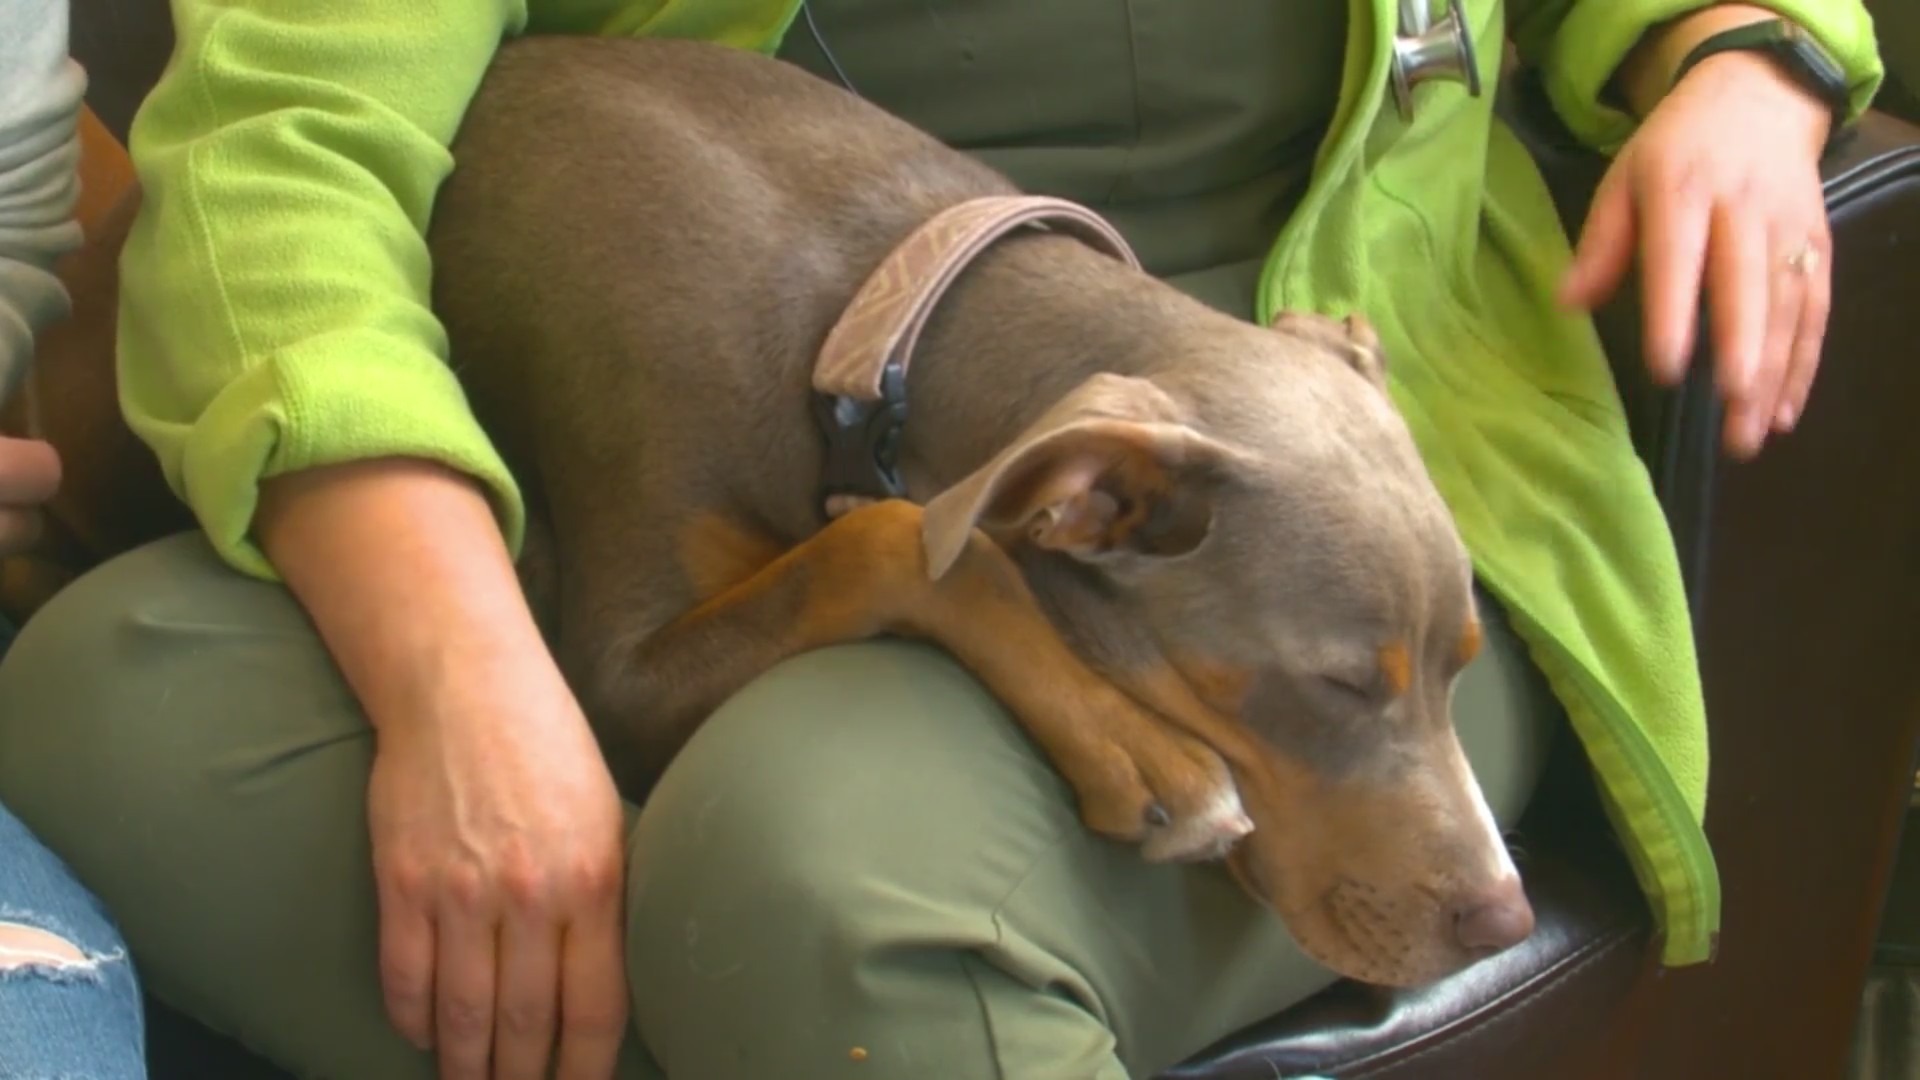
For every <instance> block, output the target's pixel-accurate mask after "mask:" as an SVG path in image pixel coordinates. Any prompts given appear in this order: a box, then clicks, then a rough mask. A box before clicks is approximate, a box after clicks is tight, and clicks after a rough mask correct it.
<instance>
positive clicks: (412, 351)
mask: <svg viewBox="0 0 1920 1080" xmlns="http://www.w3.org/2000/svg"><path fill="white" fill-rule="evenodd" d="M382 457H410V458H419V459H425V460H428V461H434V462H438V463H439V464H442V465H445V466H447V467H449V468H451V469H454V470H457V471H459V472H462V473H465V474H466V475H468V476H471V477H473V478H474V479H475V480H476V481H478V482H479V483H480V484H482V485H483V486H484V487H485V488H486V490H487V491H488V493H489V495H490V497H491V500H492V504H493V507H494V513H495V516H496V517H497V518H498V519H499V522H500V527H501V531H502V533H503V534H504V536H505V537H506V541H507V545H508V547H509V549H510V550H511V551H513V552H514V553H515V554H516V555H517V554H518V553H519V551H520V545H521V542H522V540H523V539H524V536H525V529H526V509H525V504H524V503H523V501H522V498H521V493H520V490H519V487H518V485H516V484H515V482H514V480H513V476H512V474H511V473H509V472H508V470H507V467H506V463H505V462H504V461H503V460H502V459H501V457H500V455H499V453H498V451H496V450H495V449H494V447H493V444H492V442H491V441H490V440H489V439H488V438H487V435H486V433H485V432H484V431H482V430H481V428H480V424H479V422H478V421H477V420H476V419H475V418H474V416H473V412H472V410H471V409H470V408H469V407H468V405H467V400H466V396H465V394H464V392H463V391H462V390H461V388H460V385H459V382H458V381H457V380H456V378H455V377H454V375H453V372H452V371H451V370H450V369H449V368H448V367H447V365H446V363H445V362H444V361H442V360H441V359H440V358H439V357H438V356H437V355H435V354H434V353H433V352H432V351H430V350H428V349H425V348H423V347H422V346H421V345H420V344H418V343H417V342H415V341H413V340H411V339H407V338H400V337H393V336H389V335H385V334H382V333H380V332H378V331H373V330H364V331H348V332H343V333H339V334H332V335H325V336H321V337H317V338H311V339H308V340H305V341H302V342H300V343H298V344H296V345H294V346H291V347H289V348H287V349H284V350H282V351H281V352H279V353H277V354H275V355H274V356H272V357H270V358H268V359H266V360H265V361H263V362H261V363H258V364H255V365H252V366H251V367H249V368H248V370H247V371H246V372H245V373H244V374H242V375H241V376H240V377H239V378H236V379H234V380H233V381H232V382H230V383H228V384H227V385H226V386H225V387H224V388H223V389H222V390H221V392H220V394H219V395H218V396H217V397H215V398H214V400H213V401H212V402H211V403H210V404H209V405H208V407H207V408H206V410H205V411H204V412H202V413H201V414H200V417H199V419H198V420H197V421H196V422H195V423H194V425H193V426H192V428H191V429H190V430H189V431H188V432H187V433H186V437H185V440H184V445H183V446H182V449H181V455H180V472H179V476H178V477H177V478H176V482H177V483H178V485H179V486H180V488H181V493H182V495H183V496H184V498H185V499H186V501H187V503H188V504H189V505H190V506H192V507H193V509H194V511H195V512H196V513H197V514H198V515H199V518H200V523H201V526H202V528H204V529H205V530H206V533H207V536H208V538H209V539H210V540H211V541H212V543H213V545H214V548H215V549H216V550H217V551H218V552H219V553H220V555H221V557H222V558H224V559H226V560H227V561H228V562H229V563H231V564H232V565H233V566H234V567H236V568H237V569H239V570H241V571H243V572H245V573H248V574H252V575H254V576H256V577H261V578H265V579H268V580H276V579H277V577H278V575H277V573H276V572H275V571H274V569H273V567H272V565H271V564H270V563H268V561H267V559H266V556H265V555H264V554H263V553H262V552H261V551H260V550H259V547H258V545H257V544H256V543H255V541H254V537H253V532H252V530H253V516H254V511H255V509H256V508H257V507H258V505H259V498H260V482H261V481H262V480H264V479H267V478H269V477H272V476H277V475H280V474H282V473H289V472H295V471H298V470H301V469H307V468H314V467H317V466H322V465H336V464H341V463H344V462H349V461H366V460H370V459H373V458H382Z"/></svg>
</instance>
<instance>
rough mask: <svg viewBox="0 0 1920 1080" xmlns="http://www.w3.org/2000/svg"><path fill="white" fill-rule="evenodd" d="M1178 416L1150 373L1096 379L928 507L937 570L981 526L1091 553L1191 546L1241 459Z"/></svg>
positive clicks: (1164, 551)
mask: <svg viewBox="0 0 1920 1080" xmlns="http://www.w3.org/2000/svg"><path fill="white" fill-rule="evenodd" d="M1178 415H1179V412H1178V409H1177V407H1176V406H1175V405H1174V403H1173V402H1172V401H1171V399H1169V398H1167V396H1166V395H1165V394H1164V393H1162V392H1161V391H1160V390H1159V389H1158V388H1157V387H1154V386H1153V385H1152V384H1151V383H1148V382H1146V381H1145V380H1143V379H1133V378H1127V377H1124V376H1118V375H1096V376H1094V377H1093V378H1091V379H1089V380H1088V381H1087V382H1086V383H1085V384H1083V385H1082V386H1081V388H1080V389H1079V390H1076V391H1075V393H1074V394H1073V395H1072V396H1070V397H1069V398H1067V399H1066V400H1064V401H1063V402H1062V403H1061V404H1060V405H1059V406H1056V407H1055V408H1054V409H1053V410H1051V411H1049V412H1048V414H1047V415H1045V416H1043V417H1041V419H1040V420H1039V421H1038V422H1036V423H1035V424H1034V425H1033V426H1032V427H1031V428H1029V429H1028V430H1027V432H1026V433H1025V434H1023V435H1022V436H1021V437H1020V439H1019V440H1017V441H1016V442H1015V443H1014V444H1013V445H1012V446H1010V447H1008V448H1007V449H1006V450H1003V451H1001V452H1000V454H998V455H997V456H995V457H994V458H993V460H991V461H989V462H987V464H986V465H984V466H982V467H981V468H980V469H979V470H978V471H976V472H974V473H973V474H972V475H971V476H968V477H967V478H966V479H964V480H962V481H960V482H959V483H957V484H955V485H954V486H952V487H951V488H948V489H947V490H946V491H943V492H941V493H940V494H939V495H937V496H935V497H934V498H933V499H932V500H931V501H929V502H928V503H927V506H926V510H925V516H924V526H923V540H924V542H925V547H926V556H927V571H928V573H929V575H930V576H932V577H933V578H935V579H938V578H940V577H941V576H942V575H943V574H945V573H946V572H947V570H948V569H949V568H951V567H952V566H953V562H954V560H955V559H957V558H959V557H960V552H961V551H962V549H964V548H965V546H966V542H967V537H968V535H969V534H970V533H971V532H972V530H973V529H974V528H976V527H977V528H980V529H983V530H985V531H986V532H987V533H988V534H989V535H994V536H996V537H999V536H1004V535H1006V534H1009V533H1017V534H1020V535H1022V536H1023V537H1024V539H1025V540H1026V541H1027V542H1029V543H1032V544H1035V545H1037V546H1039V547H1042V548H1046V549H1048V550H1052V551H1059V552H1063V553H1066V554H1069V555H1072V556H1074V557H1076V558H1080V559H1087V560H1098V559H1100V558H1102V557H1106V556H1110V555H1114V554H1117V553H1121V552H1130V553H1134V554H1141V555H1155V556H1170V555H1180V554H1184V553H1186V552H1189V551H1192V550H1193V549H1194V548H1196V547H1198V546H1199V544H1200V542H1201V541H1202V540H1204V539H1206V536H1207V533H1208V531H1209V529H1210V528H1211V527H1212V524H1213V502H1214V491H1215V489H1216V487H1217V485H1218V483H1219V481H1220V480H1221V479H1223V478H1224V477H1225V475H1226V470H1227V467H1228V466H1229V465H1230V464H1231V463H1232V462H1233V461H1234V460H1235V459H1236V458H1237V456H1238V455H1237V454H1236V452H1235V451H1233V450H1232V449H1230V448H1228V447H1226V446H1224V445H1222V444H1221V443H1218V442H1216V441H1214V440H1212V439H1209V438H1207V437H1206V436H1204V435H1202V434H1200V433H1199V432H1197V431H1195V430H1193V429H1192V428H1190V427H1188V426H1186V425H1185V424H1184V423H1181V422H1179V420H1178V419H1177V417H1178Z"/></svg>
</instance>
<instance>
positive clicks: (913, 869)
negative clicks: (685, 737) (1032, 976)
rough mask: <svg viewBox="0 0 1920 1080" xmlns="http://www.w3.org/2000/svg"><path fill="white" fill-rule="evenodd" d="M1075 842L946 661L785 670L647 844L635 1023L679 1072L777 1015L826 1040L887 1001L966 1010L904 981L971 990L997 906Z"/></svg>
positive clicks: (1012, 736)
mask: <svg viewBox="0 0 1920 1080" xmlns="http://www.w3.org/2000/svg"><path fill="white" fill-rule="evenodd" d="M850 691H851V692H850ZM1078 830H1079V824H1078V821H1077V819H1076V818H1075V816H1074V812H1073V808H1072V802H1071V799H1070V797H1069V796H1068V795H1067V794H1066V792H1065V789H1064V786H1063V785H1061V783H1060V782H1059V781H1058V779H1057V778H1056V777H1055V776H1054V775H1053V774H1052V772H1051V770H1050V769H1049V768H1048V766H1047V765H1046V764H1045V763H1044V762H1043V761H1042V760H1041V759H1040V758H1039V757H1038V756H1037V755H1036V754H1035V752H1034V751H1033V749H1032V748H1031V747H1030V746H1029V745H1028V744H1027V743H1026V742H1025V740H1024V737H1023V735H1022V734H1021V733H1020V732H1019V730H1018V728H1017V726H1015V725H1013V724H1012V722H1011V721H1010V720H1009V719H1008V718H1007V716H1006V714H1005V713H1004V712H1003V711H1002V710H1001V709H1000V708H999V706H998V705H997V704H995V703H994V701H993V699H992V697H991V696H990V695H989V694H987V693H986V691H985V690H984V689H981V688H980V687H979V686H978V685H977V684H976V683H975V682H974V681H973V680H972V679H971V678H970V677H968V676H967V675H966V674H965V673H964V672H963V671H961V670H960V669H959V667H958V665H956V664H954V663H953V662H952V661H951V660H949V659H947V658H945V657H944V656H940V655H938V654H937V653H935V652H934V651H933V650H926V649H922V648H920V647H917V646H905V645H900V644H895V643H880V644H872V645H862V646H853V647H847V648H842V649H833V650H825V651H823V652H821V653H818V654H814V655H812V656H809V657H803V658H801V659H799V660H797V661H794V662H791V663H789V664H787V665H783V666H782V667H781V668H780V669H776V671H775V672H772V673H770V674H769V675H768V676H767V677H765V678H763V679H762V680H761V681H760V682H759V683H757V684H756V685H755V686H754V687H751V688H749V689H748V690H747V691H746V692H744V693H743V694H741V695H740V696H739V697H738V698H736V699H735V700H734V701H733V702H730V703H729V704H728V705H727V706H726V707H724V708H722V709H721V710H720V711H719V712H718V713H717V714H716V715H715V716H714V717H713V719H712V720H710V721H709V723H708V726H707V727H706V728H705V729H703V731H702V732H701V733H700V735H698V736H697V737H696V738H695V739H694V740H693V741H692V742H691V743H690V744H689V745H688V747H687V749H686V750H685V751H684V752H683V754H682V755H681V757H680V758H679V759H678V760H676V761H675V762H674V764H673V765H672V766H671V767H670V768H669V769H668V770H667V772H666V774H665V776H664V777H663V778H662V781H661V784H660V786H659V787H658V788H657V789H656V790H655V791H654V792H653V794H652V796H651V797H650V799H649V800H648V802H647V804H646V806H645V808H644V810H643V811H642V813H641V816H640V819H639V821H638V823H637V824H636V827H635V829H634V832H633V837H632V846H631V863H630V873H631V877H630V882H629V886H628V902H629V919H628V925H629V952H630V973H631V979H632V982H633V990H634V1005H635V1019H636V1022H637V1023H638V1024H639V1027H640V1030H641V1032H642V1033H643V1035H644V1036H645V1037H646V1039H647V1042H648V1043H649V1045H650V1046H651V1048H652V1049H653V1051H654V1052H655V1053H656V1054H657V1055H658V1056H659V1057H660V1058H661V1061H662V1063H663V1064H665V1065H666V1066H667V1067H668V1069H669V1071H671V1070H673V1069H674V1068H675V1067H676V1062H678V1063H679V1064H681V1065H683V1066H684V1065H686V1064H687V1063H688V1061H689V1058H688V1057H687V1056H686V1055H688V1054H696V1055H699V1054H704V1053H705V1052H706V1051H704V1050H701V1049H699V1048H698V1047H697V1046H695V1045H694V1043H695V1036H694V1035H693V1033H692V1028H690V1027H689V1024H690V1023H691V1024H693V1025H694V1026H695V1027H700V1028H702V1030H704V1031H705V1032H706V1034H707V1037H709V1038H725V1037H726V1035H725V1032H724V1030H723V1029H724V1024H723V1022H722V1019H721V1018H723V1017H726V1016H733V1017H734V1018H735V1019H736V1020H738V1021H742V1022H749V1023H756V1024H757V1023H760V1022H762V1021H761V1019H760V1017H762V1016H763V1015H764V1014H765V1013H766V1012H768V1011H774V1012H779V1013H781V1014H783V1015H800V1016H812V1017H814V1018H815V1020H817V1022H818V1023H819V1024H821V1025H825V1027H824V1028H823V1029H822V1031H823V1032H826V1031H830V1030H831V1029H832V1028H833V1026H834V1025H836V1024H841V1023H857V1021H858V1018H859V1017H861V1016H863V1015H870V1014H871V1012H872V1011H873V1010H875V1009H878V1008H880V1007H881V1006H882V1002H883V1001H884V1000H886V999H888V998H892V997H897V994H888V993H885V992H882V991H881V990H880V989H879V987H881V986H883V985H892V986H895V987H896V988H900V989H899V991H898V992H900V993H909V992H910V993H926V994H931V995H935V996H938V995H940V994H943V993H946V992H947V991H948V990H952V992H954V993H955V994H960V995H963V996H964V995H965V994H970V993H972V991H971V990H968V989H967V987H966V985H965V980H964V979H962V980H961V983H960V984H959V985H958V986H955V987H944V988H943V984H941V985H936V984H937V983H938V980H928V979H926V978H923V977H921V976H917V975H914V974H911V973H910V969H911V970H919V971H924V970H925V969H926V968H928V967H930V966H931V967H938V968H939V970H941V971H945V972H947V973H948V974H949V975H953V976H958V975H959V974H960V969H959V968H958V967H957V966H956V965H955V962H954V955H955V954H956V953H958V952H963V951H967V950H970V949H984V948H987V947H989V946H990V945H991V944H992V943H993V941H994V939H995V936H996V928H995V926H994V922H993V919H994V909H995V907H996V905H997V904H999V903H1000V902H1001V901H1002V900H1004V899H1005V897H1006V896H1007V895H1008V893H1009V891H1010V890H1011V889H1012V888H1013V886H1014V885H1015V883H1017V881H1018V880H1019V878H1020V877H1021V875H1023V874H1024V873H1026V872H1027V871H1028V870H1030V869H1031V867H1032V866H1033V864H1034V862H1035V860H1036V858H1038V857H1039V853H1040V852H1042V851H1046V850H1051V849H1053V848H1055V847H1056V846H1057V845H1058V844H1059V843H1060V841H1061V837H1062V836H1063V835H1064V834H1072V835H1077V834H1078ZM941 956H944V957H945V959H939V957H941ZM916 957H917V959H915V958H916ZM916 965H917V967H916ZM907 987H911V990H908V989H906V988H907ZM959 1000H960V999H959V998H958V997H956V998H955V999H954V1001H956V1002H957V1001H959ZM695 1014H697V1015H699V1016H701V1017H705V1018H706V1019H701V1020H698V1021H697V1022H696V1021H693V1020H690V1017H692V1016H694V1015H695ZM749 1017H752V1018H754V1019H751V1020H749V1019H748V1018H749ZM822 1037H824V1038H829V1039H830V1038H832V1036H831V1035H826V1034H823V1035H822ZM848 1037H849V1038H851V1036H850V1035H849V1036H848ZM701 1060H709V1059H706V1058H702V1059H701Z"/></svg>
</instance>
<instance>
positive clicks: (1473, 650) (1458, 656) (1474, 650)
mask: <svg viewBox="0 0 1920 1080" xmlns="http://www.w3.org/2000/svg"><path fill="white" fill-rule="evenodd" d="M1485 639H1486V635H1485V634H1484V633H1483V632H1482V631H1481V629H1480V620H1478V619H1474V618H1469V619H1468V620H1467V625H1466V626H1465V627H1464V628H1463V629H1461V631H1460V644H1459V645H1458V646H1457V647H1456V651H1455V654H1454V659H1455V660H1458V661H1459V662H1460V666H1461V667H1466V666H1467V665H1468V664H1471V663H1473V658H1474V657H1476V656H1479V655H1480V646H1481V644H1482V643H1484V641H1485Z"/></svg>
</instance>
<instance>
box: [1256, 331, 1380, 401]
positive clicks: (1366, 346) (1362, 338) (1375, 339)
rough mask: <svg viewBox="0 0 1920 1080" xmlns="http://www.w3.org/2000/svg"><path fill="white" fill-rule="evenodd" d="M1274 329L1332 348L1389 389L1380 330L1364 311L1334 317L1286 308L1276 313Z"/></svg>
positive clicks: (1377, 382)
mask: <svg viewBox="0 0 1920 1080" xmlns="http://www.w3.org/2000/svg"><path fill="white" fill-rule="evenodd" d="M1273 329H1274V330H1276V331H1278V332H1280V333H1283V334H1293V335H1295V336H1298V337H1303V338H1306V339H1308V340H1310V341H1312V342H1313V343H1314V344H1316V345H1319V346H1321V347H1322V348H1325V349H1329V350H1331V351H1332V352H1334V353H1336V354H1338V355H1339V357H1340V358H1341V359H1342V360H1345V361H1346V362H1347V365H1348V366H1349V367H1351V368H1353V370H1355V371H1357V372H1359V373H1360V374H1361V376H1362V377H1364V378H1365V379H1366V380H1367V381H1368V382H1370V383H1372V384H1373V385H1374V386H1375V387H1377V388H1378V389H1379V390H1380V391H1381V392H1383V393H1384V392H1385V391H1386V389H1387V356H1386V352H1385V351H1384V350H1383V349H1381V347H1380V334H1379V333H1378V332H1377V331H1376V330H1374V328H1373V324H1372V323H1370V322H1368V321H1367V317H1366V316H1365V315H1360V314H1352V315H1348V316H1347V317H1346V318H1344V319H1335V318H1332V317H1330V316H1326V315H1316V314H1314V313H1312V312H1307V311H1283V312H1281V313H1280V314H1279V315H1276V316H1274V320H1273Z"/></svg>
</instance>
